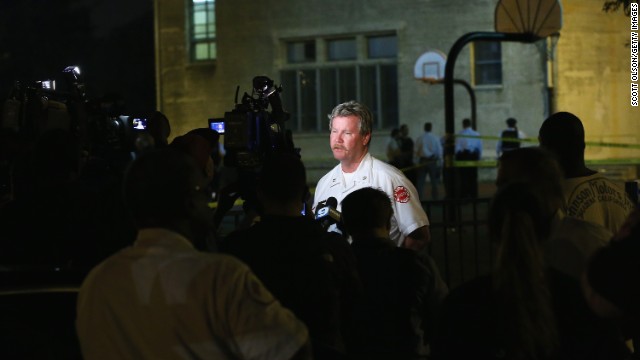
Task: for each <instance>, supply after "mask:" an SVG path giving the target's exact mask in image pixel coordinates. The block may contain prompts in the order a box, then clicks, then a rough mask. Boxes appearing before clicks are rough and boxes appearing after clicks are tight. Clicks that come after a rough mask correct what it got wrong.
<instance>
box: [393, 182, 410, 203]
mask: <svg viewBox="0 0 640 360" xmlns="http://www.w3.org/2000/svg"><path fill="white" fill-rule="evenodd" d="M393 199H394V200H395V201H397V202H400V203H406V202H409V200H410V199H411V195H410V194H409V190H407V188H406V187H404V186H396V188H395V189H393Z"/></svg>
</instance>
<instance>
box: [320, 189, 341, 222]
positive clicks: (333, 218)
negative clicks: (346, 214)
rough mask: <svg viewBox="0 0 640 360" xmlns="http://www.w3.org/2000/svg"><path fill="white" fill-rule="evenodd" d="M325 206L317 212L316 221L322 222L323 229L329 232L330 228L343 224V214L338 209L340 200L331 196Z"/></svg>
mask: <svg viewBox="0 0 640 360" xmlns="http://www.w3.org/2000/svg"><path fill="white" fill-rule="evenodd" d="M323 203H324V206H323V207H321V208H319V209H318V210H317V211H316V220H317V221H319V222H320V225H321V226H322V228H323V229H325V230H327V229H328V228H329V226H331V225H333V224H340V223H341V222H342V214H340V212H339V211H338V210H336V207H338V200H337V199H336V198H334V197H333V196H331V197H330V198H328V199H327V200H325V201H324V202H323Z"/></svg>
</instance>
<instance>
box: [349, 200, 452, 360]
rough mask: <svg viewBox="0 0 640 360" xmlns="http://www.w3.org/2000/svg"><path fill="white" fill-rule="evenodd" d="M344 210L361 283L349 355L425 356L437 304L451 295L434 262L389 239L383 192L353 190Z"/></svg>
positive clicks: (387, 209) (387, 204) (388, 213)
mask: <svg viewBox="0 0 640 360" xmlns="http://www.w3.org/2000/svg"><path fill="white" fill-rule="evenodd" d="M342 211H343V213H342V219H343V222H344V227H345V229H346V230H347V233H348V234H349V235H351V237H352V239H353V243H352V248H353V252H354V254H355V256H356V261H357V266H358V273H359V275H360V279H361V281H362V285H363V293H362V297H361V298H360V299H359V300H358V301H357V302H356V307H355V310H354V321H355V324H356V325H355V328H354V337H353V342H352V343H351V344H350V345H351V347H350V349H349V354H350V356H351V357H352V358H356V359H416V358H425V357H426V356H427V347H426V346H427V344H428V341H429V339H430V337H431V335H432V329H433V326H434V325H435V317H436V313H437V309H438V306H439V304H440V302H441V301H442V299H443V298H444V297H445V296H446V294H447V291H448V289H447V286H446V285H445V283H444V282H443V281H442V279H441V278H440V275H439V273H438V270H437V268H436V266H435V264H434V262H433V261H432V260H431V259H430V258H428V257H426V256H421V255H419V253H418V252H416V251H414V250H410V249H405V248H400V247H397V246H396V245H395V243H394V242H393V241H392V240H391V239H390V238H389V228H390V222H391V215H392V213H393V210H392V208H391V199H389V197H388V196H387V194H386V193H385V192H383V191H382V190H378V189H374V188H370V187H368V188H362V189H359V190H356V191H354V192H352V193H351V194H349V195H347V197H345V198H344V200H343V201H342Z"/></svg>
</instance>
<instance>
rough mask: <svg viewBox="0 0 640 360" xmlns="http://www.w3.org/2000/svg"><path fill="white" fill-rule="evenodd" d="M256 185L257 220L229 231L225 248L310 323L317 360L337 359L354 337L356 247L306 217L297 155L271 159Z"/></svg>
mask: <svg viewBox="0 0 640 360" xmlns="http://www.w3.org/2000/svg"><path fill="white" fill-rule="evenodd" d="M284 173H286V174H287V175H286V176H282V174H284ZM256 183H257V188H256V194H257V199H258V203H259V206H258V209H259V213H260V220H259V221H258V222H256V223H255V224H254V225H253V226H251V227H249V228H247V229H241V230H236V231H235V232H232V233H231V234H229V236H228V237H227V238H226V239H225V241H224V242H223V243H222V244H221V245H220V249H221V250H222V251H223V252H227V253H229V254H232V255H234V256H236V257H238V258H240V259H241V260H243V261H244V262H245V263H247V264H248V265H249V266H250V267H251V269H252V270H253V271H254V272H255V273H256V275H257V276H258V278H259V279H260V280H261V281H262V282H263V283H264V285H265V286H266V287H267V289H269V291H271V292H272V293H273V294H274V295H275V297H276V298H277V299H279V300H280V301H281V302H282V304H283V305H284V306H285V307H287V308H289V309H291V310H292V311H293V312H294V314H295V315H296V316H297V317H298V318H299V319H301V320H302V321H303V322H304V323H305V324H306V325H307V327H308V328H309V334H310V338H311V343H312V347H313V350H314V357H315V358H316V359H336V358H339V357H340V356H341V355H342V354H344V351H345V339H344V337H345V336H347V335H348V334H350V333H351V331H349V329H348V328H349V326H350V323H351V322H350V320H349V316H350V314H351V313H352V311H351V308H352V303H353V301H354V298H355V295H354V292H355V291H357V289H358V288H359V281H358V280H357V279H358V278H357V274H356V268H355V261H354V258H353V254H352V252H351V248H350V247H349V244H348V243H347V242H346V241H345V240H344V239H342V238H341V237H340V236H338V235H337V234H335V233H327V232H326V231H324V229H323V228H322V227H321V226H320V224H319V223H318V222H317V221H314V220H313V219H312V218H310V217H308V216H304V215H302V210H303V207H304V203H305V202H306V200H307V198H308V197H309V196H310V195H309V189H308V187H307V182H306V171H305V168H304V165H303V164H302V161H300V159H299V158H298V157H297V156H296V155H293V154H289V153H274V154H271V155H269V156H267V158H266V159H265V161H264V165H263V167H262V170H261V172H260V173H259V175H258V177H257V181H256Z"/></svg>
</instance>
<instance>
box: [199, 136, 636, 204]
mask: <svg viewBox="0 0 640 360" xmlns="http://www.w3.org/2000/svg"><path fill="white" fill-rule="evenodd" d="M452 136H453V138H454V139H455V138H456V137H461V138H473V139H481V140H496V141H499V140H502V141H503V142H519V143H532V144H537V143H538V139H537V138H524V139H515V138H503V137H500V136H486V135H482V136H474V135H452ZM585 144H586V145H587V146H597V147H613V148H626V149H640V144H624V143H611V142H604V141H585ZM323 160H324V159H323ZM585 163H586V164H587V165H640V158H622V159H597V160H585ZM426 165H427V163H422V164H417V165H414V166H410V167H406V168H402V169H399V170H400V171H402V172H406V171H411V170H416V169H419V168H421V167H425V166H426ZM452 166H453V167H456V168H465V167H478V168H495V167H496V166H498V160H495V159H494V160H466V161H455V160H454V161H453V163H452ZM310 190H311V193H312V194H313V193H314V192H315V188H312V189H310ZM243 203H244V200H242V199H238V200H236V201H235V203H234V204H233V205H234V206H241V205H242V204H243ZM209 207H210V208H212V209H215V208H217V207H218V203H216V202H211V203H209Z"/></svg>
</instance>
